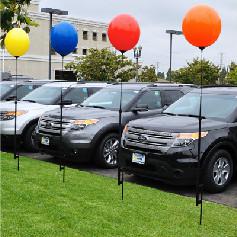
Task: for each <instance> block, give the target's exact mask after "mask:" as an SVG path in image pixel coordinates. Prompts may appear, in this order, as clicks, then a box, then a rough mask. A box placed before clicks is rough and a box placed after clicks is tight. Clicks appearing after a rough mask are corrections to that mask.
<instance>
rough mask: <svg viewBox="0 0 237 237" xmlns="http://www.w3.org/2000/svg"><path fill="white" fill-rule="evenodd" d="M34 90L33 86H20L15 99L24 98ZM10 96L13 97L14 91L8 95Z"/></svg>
mask: <svg viewBox="0 0 237 237" xmlns="http://www.w3.org/2000/svg"><path fill="white" fill-rule="evenodd" d="M33 90H34V87H33V85H20V86H19V87H18V88H17V98H18V99H21V98H22V97H24V96H25V95H27V94H28V93H30V92H31V91H33ZM11 96H15V90H13V91H12V92H11V93H10V94H9V97H11Z"/></svg>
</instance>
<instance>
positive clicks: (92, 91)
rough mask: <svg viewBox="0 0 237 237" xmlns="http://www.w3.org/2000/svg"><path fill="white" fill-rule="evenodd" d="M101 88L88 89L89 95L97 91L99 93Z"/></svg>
mask: <svg viewBox="0 0 237 237" xmlns="http://www.w3.org/2000/svg"><path fill="white" fill-rule="evenodd" d="M100 89H101V88H100V87H90V88H89V89H88V90H89V94H90V95H92V94H95V93H96V92H97V91H99V90H100Z"/></svg>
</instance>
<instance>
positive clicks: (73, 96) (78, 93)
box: [64, 88, 88, 104]
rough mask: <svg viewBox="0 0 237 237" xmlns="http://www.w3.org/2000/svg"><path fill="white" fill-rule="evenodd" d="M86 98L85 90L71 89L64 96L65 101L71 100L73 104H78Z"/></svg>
mask: <svg viewBox="0 0 237 237" xmlns="http://www.w3.org/2000/svg"><path fill="white" fill-rule="evenodd" d="M87 97H88V92H87V88H72V89H71V90H70V91H69V92H68V93H67V94H66V95H65V96H64V99H65V100H71V101H72V103H73V104H80V103H81V102H83V101H84V100H85V99H86V98H87Z"/></svg>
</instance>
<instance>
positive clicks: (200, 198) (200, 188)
mask: <svg viewBox="0 0 237 237" xmlns="http://www.w3.org/2000/svg"><path fill="white" fill-rule="evenodd" d="M204 48H205V47H200V50H201V83H200V84H201V92H200V105H199V116H198V125H199V126H198V167H197V180H196V206H199V204H200V205H201V209H200V221H199V224H200V225H201V224H202V216H203V214H202V203H203V202H202V201H203V184H202V183H201V182H200V173H201V162H200V158H201V157H200V156H201V133H202V87H203V65H202V64H203V62H202V60H203V57H202V53H203V49H204Z"/></svg>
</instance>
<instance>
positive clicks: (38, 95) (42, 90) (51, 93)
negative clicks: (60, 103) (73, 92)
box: [22, 86, 67, 105]
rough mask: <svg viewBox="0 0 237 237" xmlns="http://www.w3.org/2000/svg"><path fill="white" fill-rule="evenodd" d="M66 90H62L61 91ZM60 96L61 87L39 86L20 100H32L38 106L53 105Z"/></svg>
mask: <svg viewBox="0 0 237 237" xmlns="http://www.w3.org/2000/svg"><path fill="white" fill-rule="evenodd" d="M65 90H67V88H65V89H63V91H65ZM60 95H61V87H52V86H41V87H39V88H37V89H35V90H33V91H32V92H31V93H29V94H28V95H26V96H25V97H23V98H22V100H33V101H35V102H37V103H40V104H46V105H51V104H55V103H56V101H57V99H58V98H59V97H60Z"/></svg>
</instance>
